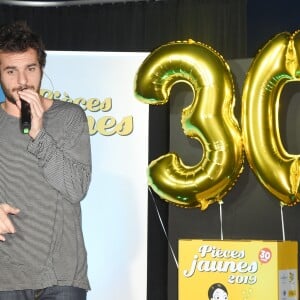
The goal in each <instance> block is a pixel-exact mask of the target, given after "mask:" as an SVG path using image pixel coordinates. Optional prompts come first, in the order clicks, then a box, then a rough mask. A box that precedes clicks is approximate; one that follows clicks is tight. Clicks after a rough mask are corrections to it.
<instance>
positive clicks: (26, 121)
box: [20, 99, 31, 134]
mask: <svg viewBox="0 0 300 300" xmlns="http://www.w3.org/2000/svg"><path fill="white" fill-rule="evenodd" d="M20 125H21V132H22V133H24V134H28V133H29V131H30V128H31V112H30V104H29V103H28V102H26V101H24V100H22V99H21V124H20Z"/></svg>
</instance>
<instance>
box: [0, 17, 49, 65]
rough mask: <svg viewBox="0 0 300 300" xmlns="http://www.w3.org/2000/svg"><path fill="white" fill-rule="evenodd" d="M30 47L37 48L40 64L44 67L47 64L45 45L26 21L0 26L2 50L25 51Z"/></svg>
mask: <svg viewBox="0 0 300 300" xmlns="http://www.w3.org/2000/svg"><path fill="white" fill-rule="evenodd" d="M29 48H32V49H34V50H36V52H37V55H38V61H39V64H40V66H41V67H42V68H43V67H44V66H45V65H46V52H45V46H44V44H43V42H42V40H41V38H40V37H39V36H38V35H37V34H36V33H34V32H32V31H31V29H30V28H29V27H28V25H27V24H26V22H22V21H17V22H15V23H12V24H5V25H2V26H1V27H0V51H1V52H24V51H26V50H27V49H29Z"/></svg>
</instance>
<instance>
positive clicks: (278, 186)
mask: <svg viewBox="0 0 300 300" xmlns="http://www.w3.org/2000/svg"><path fill="white" fill-rule="evenodd" d="M299 39H300V32H299V31H298V32H295V33H294V34H290V33H287V32H283V33H280V34H278V35H276V36H275V37H274V38H273V39H272V40H270V41H269V42H268V43H267V44H266V45H265V46H264V47H263V48H262V49H261V51H260V52H259V53H258V55H257V56H256V57H255V59H254V60H253V62H252V65H251V66H250V69H249V72H248V74H247V77H246V81H245V84H244V90H243V97H242V131H243V138H244V145H245V151H246V155H247V159H248V161H249V164H250V166H251V168H252V169H253V171H254V173H255V174H256V175H257V177H258V179H259V180H260V182H261V183H262V184H263V186H264V187H265V188H267V189H268V190H269V191H270V192H271V193H272V194H273V195H275V196H276V197H277V198H278V199H280V200H281V201H282V202H283V203H284V204H287V205H294V204H296V203H297V202H299V199H300V194H299V181H300V165H299V155H291V154H289V153H287V151H286V150H285V148H284V147H283V145H282V142H281V138H280V132H279V121H278V112H279V107H280V101H279V100H280V95H281V92H282V89H283V87H284V86H285V85H286V84H287V83H288V82H290V81H298V80H299V77H300V66H299V54H300V43H299V42H300V41H299Z"/></svg>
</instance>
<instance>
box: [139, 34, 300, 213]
mask: <svg viewBox="0 0 300 300" xmlns="http://www.w3.org/2000/svg"><path fill="white" fill-rule="evenodd" d="M298 40H299V33H298V32H295V33H294V34H293V35H291V34H289V33H280V34H278V35H276V36H275V37H274V38H273V39H272V40H270V41H269V42H268V43H267V44H266V45H265V47H264V48H263V49H261V51H259V53H258V55H257V57H255V59H254V60H253V62H252V65H251V66H250V69H249V72H248V74H247V77H246V81H245V84H244V90H243V96H242V122H241V123H242V129H240V128H239V125H238V121H237V120H236V118H235V117H234V112H233V109H234V104H235V97H234V85H233V80H232V75H231V72H230V69H229V67H228V64H227V63H226V62H225V61H224V59H223V57H222V56H221V55H220V54H219V53H218V52H216V51H215V50H214V49H212V48H211V47H209V46H207V45H205V44H203V43H199V42H194V41H183V42H171V43H168V44H166V45H163V46H161V47H159V48H157V49H156V50H154V51H153V52H152V53H150V55H148V57H147V58H146V59H145V61H144V62H143V63H142V65H141V66H140V68H139V70H138V73H137V76H136V82H135V83H136V87H135V93H136V96H137V98H138V99H139V100H141V101H142V102H144V103H148V104H154V105H160V104H165V103H167V101H168V99H169V96H170V91H171V88H172V87H173V86H174V84H176V83H178V82H186V83H187V84H189V85H190V86H191V87H192V90H193V92H194V98H193V102H192V104H191V105H190V106H188V107H186V108H185V109H184V110H183V111H182V128H183V131H184V133H185V135H186V136H188V137H190V138H194V139H196V140H198V141H199V142H200V143H201V144H202V147H203V156H202V159H201V161H200V162H199V163H198V164H196V165H194V166H187V165H185V164H184V163H183V162H182V160H181V159H180V157H179V156H178V155H177V154H175V153H167V154H165V155H163V156H161V157H159V158H158V159H156V160H154V161H152V162H151V163H150V164H149V167H148V170H147V172H148V183H149V185H150V186H151V187H152V189H153V190H154V191H155V192H156V193H157V194H158V195H159V196H160V197H161V198H162V199H164V200H166V201H168V202H170V203H173V204H175V205H178V206H181V207H199V208H200V209H201V210H205V209H206V208H207V207H208V206H209V205H210V204H212V203H214V202H221V201H222V199H223V198H224V196H225V195H226V194H227V193H228V191H230V189H231V188H232V187H233V185H234V184H235V182H236V181H237V178H238V176H239V175H240V173H241V172H242V170H243V163H244V160H243V158H244V157H243V149H245V152H246V156H247V159H248V161H249V164H250V167H251V168H252V170H253V171H254V173H255V174H256V176H257V177H258V179H259V180H260V182H261V183H262V184H263V185H264V187H265V188H267V189H268V190H269V191H270V192H271V193H272V194H273V195H275V196H276V197H277V198H278V199H280V201H281V202H282V203H284V204H287V205H294V204H295V203H297V202H298V201H299V181H300V166H299V156H297V155H291V154H288V153H287V152H286V151H285V149H284V147H283V145H282V142H281V138H280V132H279V124H278V110H279V99H280V94H281V91H282V88H283V87H284V85H285V84H286V83H287V82H289V81H293V80H297V78H298V77H299V76H300V73H299V72H300V67H299V62H298V57H299V54H300V49H299V45H298V44H300V43H299V42H298ZM297 47H298V48H297Z"/></svg>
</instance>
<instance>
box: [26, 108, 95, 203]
mask: <svg viewBox="0 0 300 300" xmlns="http://www.w3.org/2000/svg"><path fill="white" fill-rule="evenodd" d="M62 130H64V136H63V143H62V144H61V145H62V146H60V147H59V146H58V144H57V141H56V140H55V139H54V138H53V137H52V136H51V135H50V134H49V133H48V132H47V131H46V130H45V129H42V130H41V131H40V132H39V134H38V136H37V137H36V138H35V139H34V140H31V141H30V142H29V144H28V148H27V150H28V151H29V152H30V153H32V154H33V155H34V156H35V157H36V158H37V160H38V164H39V166H40V167H41V168H42V169H43V173H44V176H45V178H46V180H47V181H48V182H49V184H50V185H51V186H52V187H53V188H55V189H56V190H58V192H59V193H61V194H62V196H63V197H64V198H66V199H67V200H68V201H70V202H72V203H77V202H79V201H81V200H82V199H83V198H84V196H85V194H86V192H87V190H88V187H89V184H90V179H91V149H90V136H89V132H88V125H87V120H86V116H85V113H84V112H83V111H81V110H75V113H73V114H71V117H69V119H68V118H67V117H66V122H65V126H64V128H63V129H62Z"/></svg>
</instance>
